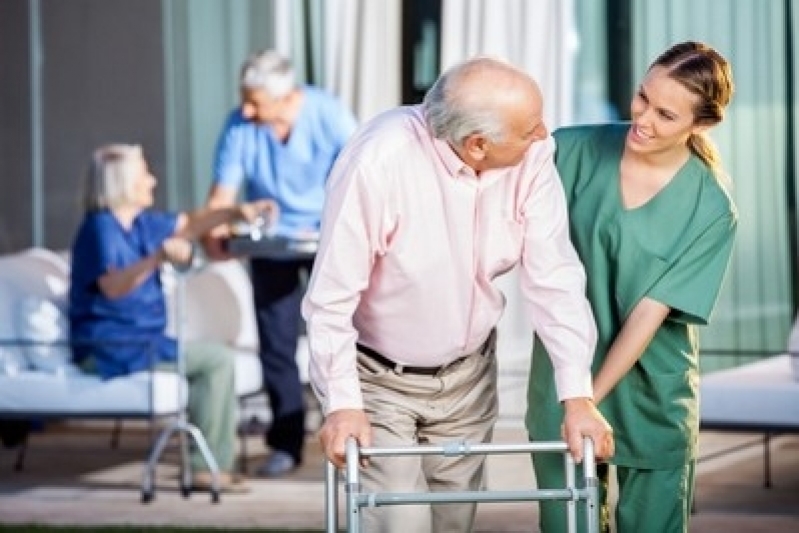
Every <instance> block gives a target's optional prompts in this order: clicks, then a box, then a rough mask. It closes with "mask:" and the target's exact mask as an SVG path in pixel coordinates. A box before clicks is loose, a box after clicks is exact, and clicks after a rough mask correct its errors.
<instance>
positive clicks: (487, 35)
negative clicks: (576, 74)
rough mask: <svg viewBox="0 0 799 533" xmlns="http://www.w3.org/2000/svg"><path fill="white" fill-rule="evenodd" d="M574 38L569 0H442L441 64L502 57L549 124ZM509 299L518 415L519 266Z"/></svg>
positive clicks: (568, 89) (514, 414)
mask: <svg viewBox="0 0 799 533" xmlns="http://www.w3.org/2000/svg"><path fill="white" fill-rule="evenodd" d="M576 45H577V39H576V33H575V28H574V13H573V3H572V1H571V0H562V1H561V0H539V1H537V2H529V1H527V0H491V1H490V2H489V1H488V0H444V2H443V4H442V28H441V65H442V69H446V68H447V67H449V66H451V65H452V64H454V63H457V62H458V61H460V60H463V59H466V58H468V57H471V56H475V55H490V56H495V57H499V58H503V59H505V60H507V61H509V62H511V63H513V64H514V65H516V66H517V67H520V68H521V69H523V70H525V71H526V72H528V73H529V74H530V75H532V76H533V78H535V79H536V81H537V82H538V84H539V86H540V87H541V91H542V93H543V95H544V120H545V121H546V124H547V126H548V127H549V128H550V129H554V128H556V127H557V126H559V125H563V124H567V123H569V122H570V121H571V120H572V108H573V102H574V100H573V98H572V94H573V70H574V59H575V57H574V53H575V51H576ZM498 286H499V287H500V288H501V289H502V291H503V292H504V294H505V298H506V301H507V306H506V309H505V315H504V316H503V318H502V321H501V322H500V324H499V326H498V332H499V335H498V345H497V351H498V353H499V357H498V358H497V361H498V362H499V369H500V372H501V374H502V377H501V380H502V387H501V388H502V402H501V403H502V405H503V409H502V411H503V412H502V417H503V418H506V419H511V420H514V419H515V420H518V419H521V418H523V417H524V409H525V406H526V405H527V399H526V386H527V369H528V367H529V363H530V353H531V348H532V330H531V328H530V322H529V320H528V317H527V315H526V314H525V310H524V305H523V304H522V301H521V291H520V290H519V286H518V273H517V272H516V271H515V270H514V271H512V272H510V273H509V274H506V275H505V276H503V277H502V278H500V279H499V280H498Z"/></svg>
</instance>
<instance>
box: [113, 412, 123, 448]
mask: <svg viewBox="0 0 799 533" xmlns="http://www.w3.org/2000/svg"><path fill="white" fill-rule="evenodd" d="M121 433H122V419H121V418H117V419H116V420H114V429H112V430H111V449H113V450H116V449H117V448H119V436H120V434H121Z"/></svg>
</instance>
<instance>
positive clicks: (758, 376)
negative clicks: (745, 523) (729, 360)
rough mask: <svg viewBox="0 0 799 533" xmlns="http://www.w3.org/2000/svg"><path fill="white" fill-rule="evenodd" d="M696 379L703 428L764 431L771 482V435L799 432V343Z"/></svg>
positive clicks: (766, 470) (765, 457)
mask: <svg viewBox="0 0 799 533" xmlns="http://www.w3.org/2000/svg"><path fill="white" fill-rule="evenodd" d="M798 326H799V321H797V323H796V325H795V326H794V329H797V327H798ZM792 355H793V356H792ZM700 383H701V385H700V423H701V427H702V429H707V430H716V431H734V432H754V433H762V434H763V435H764V459H765V461H764V465H765V466H764V469H765V472H764V477H765V485H766V486H767V487H768V486H771V465H770V449H769V440H770V437H771V436H772V435H775V434H779V433H799V346H797V345H796V344H795V343H794V342H789V345H788V348H787V350H786V352H785V353H782V354H771V355H768V354H766V355H764V357H763V358H762V359H761V360H757V361H754V362H751V363H746V364H743V365H741V366H738V367H734V368H729V369H726V370H718V371H713V372H709V373H707V374H705V375H704V376H702V379H701V382H700Z"/></svg>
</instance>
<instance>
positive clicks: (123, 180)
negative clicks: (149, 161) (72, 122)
mask: <svg viewBox="0 0 799 533" xmlns="http://www.w3.org/2000/svg"><path fill="white" fill-rule="evenodd" d="M143 157H144V156H143V154H142V149H141V146H138V145H133V144H106V145H104V146H101V147H100V148H98V149H96V150H95V151H94V153H93V154H92V159H91V162H90V163H89V168H88V170H87V172H86V179H85V182H84V191H83V207H84V209H86V210H87V211H98V210H101V209H111V208H115V207H118V206H120V205H123V204H126V203H128V202H130V201H132V200H133V195H134V190H133V187H134V184H135V182H136V178H137V177H138V170H139V169H138V168H137V166H136V165H137V163H138V162H140V161H141V159H142V158H143Z"/></svg>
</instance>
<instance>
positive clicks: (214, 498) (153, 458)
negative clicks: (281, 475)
mask: <svg viewBox="0 0 799 533" xmlns="http://www.w3.org/2000/svg"><path fill="white" fill-rule="evenodd" d="M190 268H191V266H189V267H188V268H185V269H179V268H177V267H175V280H176V281H175V283H176V288H175V290H176V299H175V305H176V309H175V337H176V341H177V352H178V356H177V372H178V375H179V376H180V377H181V378H182V379H181V381H182V383H181V386H179V387H178V405H179V406H181V409H180V411H179V412H178V415H177V418H175V420H173V421H172V422H171V423H170V424H168V425H167V426H166V427H165V428H164V429H163V430H162V431H161V434H160V435H159V436H158V440H157V441H156V443H155V445H154V447H153V449H152V451H151V452H150V456H149V458H148V460H147V466H146V467H145V469H144V476H143V478H142V484H141V501H142V503H150V502H151V501H152V500H153V498H154V497H155V483H154V478H155V468H156V466H157V465H158V460H159V458H160V457H161V454H162V453H163V452H164V450H165V449H166V446H167V444H168V443H169V440H170V439H171V438H172V436H173V435H175V434H176V433H177V434H178V437H179V445H180V461H181V465H180V466H181V468H180V492H181V494H182V495H183V497H184V498H188V497H189V496H190V495H191V489H192V471H191V465H190V464H189V454H188V442H187V440H186V435H188V436H189V437H191V439H192V440H193V441H194V444H195V445H196V446H197V448H198V449H199V450H200V453H201V454H202V456H203V460H205V464H206V465H207V466H208V471H209V472H210V474H211V502H212V503H219V493H220V483H219V466H218V464H217V462H216V459H215V458H214V454H213V453H212V452H211V449H210V448H209V447H208V443H207V442H206V440H205V437H204V436H203V434H202V432H201V431H200V430H199V428H197V426H195V425H194V424H191V423H190V422H189V420H188V416H187V415H186V407H185V406H186V405H187V402H186V395H187V394H188V390H187V388H186V386H185V383H186V380H185V378H186V363H185V361H184V360H183V357H184V353H183V342H184V339H183V306H184V303H185V290H186V287H185V278H186V276H188V275H190V272H189V270H190Z"/></svg>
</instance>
